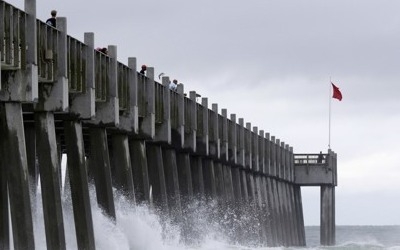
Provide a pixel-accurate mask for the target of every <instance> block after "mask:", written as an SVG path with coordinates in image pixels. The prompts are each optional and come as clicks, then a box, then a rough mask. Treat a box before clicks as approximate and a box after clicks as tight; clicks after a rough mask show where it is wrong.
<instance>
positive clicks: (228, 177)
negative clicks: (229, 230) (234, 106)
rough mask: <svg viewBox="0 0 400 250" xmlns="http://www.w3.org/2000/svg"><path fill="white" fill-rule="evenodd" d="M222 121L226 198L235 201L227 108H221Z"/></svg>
mask: <svg viewBox="0 0 400 250" xmlns="http://www.w3.org/2000/svg"><path fill="white" fill-rule="evenodd" d="M220 118H221V122H220V123H219V125H220V126H221V132H222V134H221V135H220V137H221V138H222V141H221V155H220V159H221V161H222V169H223V175H224V186H225V195H226V199H227V200H228V201H229V202H233V201H234V197H235V196H234V193H233V183H232V172H231V167H230V166H229V134H228V111H227V109H222V110H221V116H220Z"/></svg>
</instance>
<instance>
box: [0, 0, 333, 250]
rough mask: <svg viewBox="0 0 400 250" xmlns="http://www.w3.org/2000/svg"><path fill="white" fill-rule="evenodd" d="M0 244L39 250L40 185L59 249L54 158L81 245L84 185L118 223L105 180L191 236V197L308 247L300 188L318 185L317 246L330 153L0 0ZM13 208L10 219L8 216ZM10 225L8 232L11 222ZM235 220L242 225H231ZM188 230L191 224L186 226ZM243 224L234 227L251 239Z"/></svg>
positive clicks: (86, 233) (87, 210)
mask: <svg viewBox="0 0 400 250" xmlns="http://www.w3.org/2000/svg"><path fill="white" fill-rule="evenodd" d="M0 14H1V15H0V19H1V20H0V55H1V85H0V249H9V248H10V237H12V238H13V242H14V248H15V249H35V242H34V234H35V232H34V229H33V223H32V216H33V213H32V208H31V207H32V206H31V196H32V195H33V196H34V195H35V192H34V191H32V190H36V187H37V186H38V185H39V183H38V180H39V176H40V187H41V194H42V202H43V214H44V225H45V233H46V243H47V248H48V249H66V242H65V232H64V222H63V216H62V215H63V211H62V206H61V205H62V204H61V200H62V197H61V188H62V185H61V156H62V155H63V154H65V155H66V156H67V171H66V172H67V178H66V179H67V180H68V182H66V183H65V186H66V187H65V188H68V189H69V190H70V194H71V198H72V206H73V214H74V221H75V231H76V238H77V246H78V248H79V249H96V246H95V240H94V238H95V235H94V230H93V221H92V212H91V204H90V193H89V183H91V182H93V183H94V185H95V190H96V197H97V203H98V205H99V206H100V207H101V208H102V209H103V210H104V211H105V213H106V214H107V215H108V216H109V217H110V218H111V219H112V220H114V221H115V223H118V220H117V218H116V210H115V209H116V208H115V204H114V197H115V193H113V188H116V190H118V191H117V192H120V193H121V194H122V195H124V196H126V197H127V199H128V200H129V201H130V202H132V203H133V204H134V203H145V204H148V205H149V206H150V207H152V208H153V209H156V210H157V211H159V212H160V213H161V214H163V215H168V216H170V217H171V218H173V219H174V221H175V222H176V223H178V224H179V225H180V227H181V228H182V229H183V230H182V231H183V233H182V237H183V239H184V240H187V242H188V243H190V241H191V240H190V237H193V236H190V235H188V234H187V233H185V232H188V231H190V227H191V225H187V224H185V222H183V220H182V218H183V217H184V216H185V215H186V213H187V206H188V204H189V203H190V202H191V201H193V200H201V201H204V202H205V203H206V204H207V202H211V201H215V202H217V204H218V206H219V207H220V208H221V209H220V211H222V212H221V213H224V211H228V210H229V211H234V212H235V213H237V214H236V215H237V216H238V218H240V216H244V215H246V214H247V215H251V216H254V217H255V218H256V219H257V222H258V223H255V224H257V225H253V226H254V227H255V229H256V231H257V233H256V234H255V235H254V233H253V234H252V235H251V237H252V238H251V237H250V236H249V237H250V238H251V239H252V240H254V241H257V244H259V245H264V246H269V247H274V246H305V244H306V242H305V231H304V220H303V208H302V199H301V186H303V185H307V186H310V185H315V186H320V187H321V244H322V245H334V244H335V186H336V185H337V177H336V176H337V175H336V154H335V153H334V152H333V151H331V150H329V151H328V152H327V154H323V161H321V162H319V161H318V160H317V157H318V154H295V153H294V152H293V148H292V147H291V146H289V145H288V144H286V143H285V142H283V141H281V140H280V139H278V138H276V137H275V136H273V135H270V134H269V133H267V132H265V131H264V130H261V129H259V128H258V127H257V126H252V124H251V123H249V122H245V121H244V120H243V119H242V118H237V117H236V115H235V114H230V116H228V112H227V110H226V109H221V110H220V109H219V107H218V104H214V103H213V104H211V107H210V108H209V104H208V99H207V98H201V101H200V102H198V101H197V100H196V97H197V95H196V92H195V91H189V93H188V95H185V94H184V93H185V91H184V86H183V85H182V84H179V85H178V88H177V90H176V91H172V90H170V89H169V86H168V85H169V82H170V80H169V77H167V76H166V77H163V78H162V81H161V82H157V81H156V80H155V79H154V68H152V67H148V68H147V72H146V74H145V75H142V74H140V73H138V72H137V65H136V58H134V57H132V58H128V63H127V65H126V64H123V63H121V62H119V61H117V47H116V46H113V45H110V46H108V53H107V54H103V53H101V52H99V51H97V50H95V49H94V44H95V42H94V34H93V33H85V34H84V41H79V40H77V39H75V38H73V37H71V36H69V35H68V33H67V20H66V18H64V17H59V18H57V27H56V28H53V27H51V26H49V25H46V24H45V23H44V22H42V21H40V20H38V19H36V1H35V0H25V9H24V10H20V9H18V8H15V7H14V6H12V5H11V4H9V3H7V2H5V1H0ZM9 215H10V216H11V220H10V221H11V225H9ZM10 226H11V228H12V232H11V230H10ZM238 228H240V227H238ZM185 229H188V230H185ZM248 231H249V230H247V228H245V227H244V226H242V227H241V228H240V230H238V231H237V235H234V236H232V238H234V239H235V240H237V241H238V243H241V241H242V242H245V240H244V239H249V237H247V233H248Z"/></svg>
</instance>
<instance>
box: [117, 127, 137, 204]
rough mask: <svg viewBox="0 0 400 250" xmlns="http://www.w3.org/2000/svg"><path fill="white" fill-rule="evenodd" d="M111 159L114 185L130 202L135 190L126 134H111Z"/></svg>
mask: <svg viewBox="0 0 400 250" xmlns="http://www.w3.org/2000/svg"><path fill="white" fill-rule="evenodd" d="M111 138H112V139H111V140H112V155H113V157H112V159H113V161H112V162H113V168H112V169H113V170H114V172H113V177H114V183H115V187H116V188H117V189H119V190H120V191H121V192H122V193H123V194H124V195H125V196H126V197H127V198H128V199H129V201H131V202H133V203H134V202H135V190H134V186H133V177H132V167H131V157H130V153H129V144H128V136H127V135H126V134H119V133H116V134H113V135H112V136H111Z"/></svg>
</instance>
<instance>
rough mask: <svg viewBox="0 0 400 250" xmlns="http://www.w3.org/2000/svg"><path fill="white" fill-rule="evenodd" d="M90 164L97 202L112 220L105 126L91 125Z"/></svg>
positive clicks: (110, 182) (112, 208)
mask: <svg viewBox="0 0 400 250" xmlns="http://www.w3.org/2000/svg"><path fill="white" fill-rule="evenodd" d="M89 134H90V164H91V167H90V169H91V171H92V173H93V177H94V183H95V187H96V197H97V203H98V204H99V206H100V207H101V208H102V209H103V210H104V212H105V213H106V214H107V215H108V216H109V217H110V218H112V219H113V220H115V219H116V215H115V204H114V196H113V191H112V180H111V163H110V157H109V151H108V141H107V132H106V129H105V128H100V127H91V128H89Z"/></svg>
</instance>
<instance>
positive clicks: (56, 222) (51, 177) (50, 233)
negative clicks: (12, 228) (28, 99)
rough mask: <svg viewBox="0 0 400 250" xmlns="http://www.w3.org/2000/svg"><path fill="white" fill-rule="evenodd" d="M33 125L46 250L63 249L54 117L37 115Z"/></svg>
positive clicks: (63, 234)
mask: <svg viewBox="0 0 400 250" xmlns="http://www.w3.org/2000/svg"><path fill="white" fill-rule="evenodd" d="M35 125H36V144H37V149H38V152H40V154H38V160H39V169H40V184H41V188H42V202H43V216H44V224H45V231H46V243H47V248H48V249H66V245H65V232H64V220H63V214H62V207H61V193H60V181H61V180H60V179H59V169H60V166H59V163H60V161H59V160H58V150H57V141H56V134H55V127H54V116H53V113H51V112H36V113H35Z"/></svg>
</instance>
